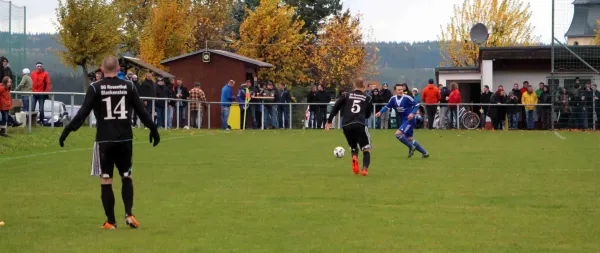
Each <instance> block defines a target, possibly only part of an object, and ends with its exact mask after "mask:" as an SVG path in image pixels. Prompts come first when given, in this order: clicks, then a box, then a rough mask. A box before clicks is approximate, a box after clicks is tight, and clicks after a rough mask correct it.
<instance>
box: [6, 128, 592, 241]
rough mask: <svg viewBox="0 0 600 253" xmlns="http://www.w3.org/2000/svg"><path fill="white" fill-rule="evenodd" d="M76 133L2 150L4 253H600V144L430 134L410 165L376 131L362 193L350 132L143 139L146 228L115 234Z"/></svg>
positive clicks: (85, 144) (141, 206)
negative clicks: (337, 153) (348, 150)
mask: <svg viewBox="0 0 600 253" xmlns="http://www.w3.org/2000/svg"><path fill="white" fill-rule="evenodd" d="M11 130H12V129H11ZM60 130H61V129H56V130H52V129H36V130H35V132H34V133H33V134H31V135H29V134H25V133H23V132H16V133H15V132H14V131H13V132H12V135H13V137H12V138H10V139H0V220H4V221H5V222H6V225H5V226H3V227H0V252H102V253H105V252H132V253H133V252H144V253H145V252H240V253H250V252H277V253H283V252H285V253H290V252H369V253H370V252H394V253H396V252H486V253H492V252H524V253H535V252H568V253H575V252H600V239H599V238H600V198H599V196H600V194H599V192H600V190H599V187H598V182H599V181H598V180H599V179H600V166H599V165H600V164H599V160H598V158H597V157H598V147H599V146H600V135H599V134H597V133H575V132H564V133H561V135H563V136H564V137H566V139H564V140H563V139H560V138H558V137H557V136H555V135H554V134H553V133H552V132H480V131H465V132H459V131H436V132H426V131H417V132H416V137H417V139H418V140H419V141H420V142H421V144H423V146H424V147H425V148H427V149H428V150H429V151H430V152H431V154H432V157H431V158H430V159H426V160H424V159H421V158H420V157H415V158H412V159H410V160H409V159H407V158H406V153H407V150H406V148H404V147H402V146H400V144H399V142H398V141H397V140H396V139H395V138H394V137H393V131H372V132H371V136H372V138H373V142H374V145H375V147H374V149H373V151H372V166H371V170H370V175H369V176H368V177H361V176H355V175H354V174H352V172H351V169H350V166H349V165H350V160H349V158H348V157H346V158H344V159H336V158H334V156H333V153H332V151H333V148H334V147H335V146H338V145H339V146H344V147H346V146H347V145H346V144H345V143H344V142H345V141H344V139H343V135H342V134H341V133H340V132H339V131H333V132H329V133H326V132H322V131H300V130H297V131H248V132H239V131H232V132H221V131H200V132H197V131H172V132H162V134H163V139H164V140H163V142H161V144H160V145H159V146H158V147H156V148H152V146H151V145H150V144H149V143H147V142H148V140H147V131H136V138H138V140H136V143H137V144H135V146H134V147H135V148H134V184H135V194H136V195H135V207H134V213H135V214H136V217H137V218H138V220H139V221H140V223H141V227H140V228H139V229H137V230H132V229H129V228H126V227H125V226H123V222H122V220H121V219H119V220H118V221H119V225H120V227H119V229H118V230H117V231H114V232H110V231H103V230H101V229H99V228H98V227H99V226H100V225H101V223H102V222H103V221H104V220H105V217H104V212H103V209H102V205H101V202H100V187H99V184H100V181H99V179H97V178H94V177H91V176H89V172H90V162H91V150H90V149H89V148H91V146H92V141H93V130H92V129H88V128H83V129H81V130H80V131H78V132H75V133H72V134H71V136H70V137H69V139H68V140H67V145H68V146H67V147H65V148H63V149H60V148H59V147H58V141H57V139H58V136H59V135H60ZM59 151H64V152H59ZM36 154H37V156H28V155H36ZM120 185H121V183H120V182H116V183H115V194H116V197H117V205H116V207H115V210H116V212H117V215H118V216H117V217H122V215H123V206H122V202H121V200H120Z"/></svg>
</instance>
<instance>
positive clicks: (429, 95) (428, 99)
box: [421, 79, 442, 129]
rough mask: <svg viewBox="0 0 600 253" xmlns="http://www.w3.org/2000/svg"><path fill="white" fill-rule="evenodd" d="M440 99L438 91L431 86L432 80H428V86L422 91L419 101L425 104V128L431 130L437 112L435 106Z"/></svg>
mask: <svg viewBox="0 0 600 253" xmlns="http://www.w3.org/2000/svg"><path fill="white" fill-rule="evenodd" d="M441 99H442V96H441V95H440V90H439V89H438V88H437V87H435V85H433V79H429V85H427V87H425V89H423V93H422V94H421V101H422V102H423V103H425V108H427V128H429V129H433V119H434V117H435V113H436V112H437V107H438V105H437V104H438V103H439V102H440V100H441Z"/></svg>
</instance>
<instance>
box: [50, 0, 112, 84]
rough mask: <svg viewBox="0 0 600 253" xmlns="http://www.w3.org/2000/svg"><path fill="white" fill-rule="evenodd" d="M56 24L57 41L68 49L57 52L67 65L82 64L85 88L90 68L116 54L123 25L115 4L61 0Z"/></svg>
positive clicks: (101, 0)
mask: <svg viewBox="0 0 600 253" xmlns="http://www.w3.org/2000/svg"><path fill="white" fill-rule="evenodd" d="M98 13H102V15H98ZM54 25H55V27H56V30H57V32H58V34H57V36H56V40H57V41H58V42H59V43H60V44H61V45H63V47H64V48H65V49H64V50H58V51H55V53H56V54H57V56H59V58H60V59H61V61H62V62H63V63H64V64H65V65H67V66H70V67H72V68H74V69H75V68H77V67H81V69H82V71H83V76H84V79H83V80H85V81H84V84H83V90H84V91H86V90H87V87H88V83H89V79H88V77H87V74H88V67H93V66H99V65H100V63H101V62H102V59H103V58H104V57H105V56H107V55H111V54H113V55H114V54H115V53H116V50H117V46H118V44H119V33H118V29H119V26H120V25H121V24H120V22H119V19H118V18H117V14H116V11H115V9H114V6H112V5H111V4H110V3H108V2H107V1H106V0H59V1H58V8H56V23H55V24H54Z"/></svg>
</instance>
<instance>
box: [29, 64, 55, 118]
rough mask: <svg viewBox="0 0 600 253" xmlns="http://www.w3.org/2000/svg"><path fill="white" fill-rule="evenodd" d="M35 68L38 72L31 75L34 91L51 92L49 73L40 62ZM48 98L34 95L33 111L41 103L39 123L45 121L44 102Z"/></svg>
mask: <svg viewBox="0 0 600 253" xmlns="http://www.w3.org/2000/svg"><path fill="white" fill-rule="evenodd" d="M35 67H36V71H34V72H33V73H31V80H32V81H33V86H32V91H33V92H50V77H49V76H48V72H46V71H45V70H44V65H43V64H42V63H41V62H38V63H36V64H35ZM46 98H48V95H33V110H35V106H36V105H37V104H38V102H39V107H38V110H39V112H40V115H39V122H43V121H44V101H45V100H46Z"/></svg>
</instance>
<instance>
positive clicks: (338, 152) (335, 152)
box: [333, 147, 346, 158]
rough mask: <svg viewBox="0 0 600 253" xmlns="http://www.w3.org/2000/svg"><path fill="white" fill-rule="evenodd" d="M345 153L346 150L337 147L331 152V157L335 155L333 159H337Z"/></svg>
mask: <svg viewBox="0 0 600 253" xmlns="http://www.w3.org/2000/svg"><path fill="white" fill-rule="evenodd" d="M345 153H346V150H344V148H342V147H337V148H335V149H334V150H333V155H335V157H337V158H342V157H344V154H345Z"/></svg>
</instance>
